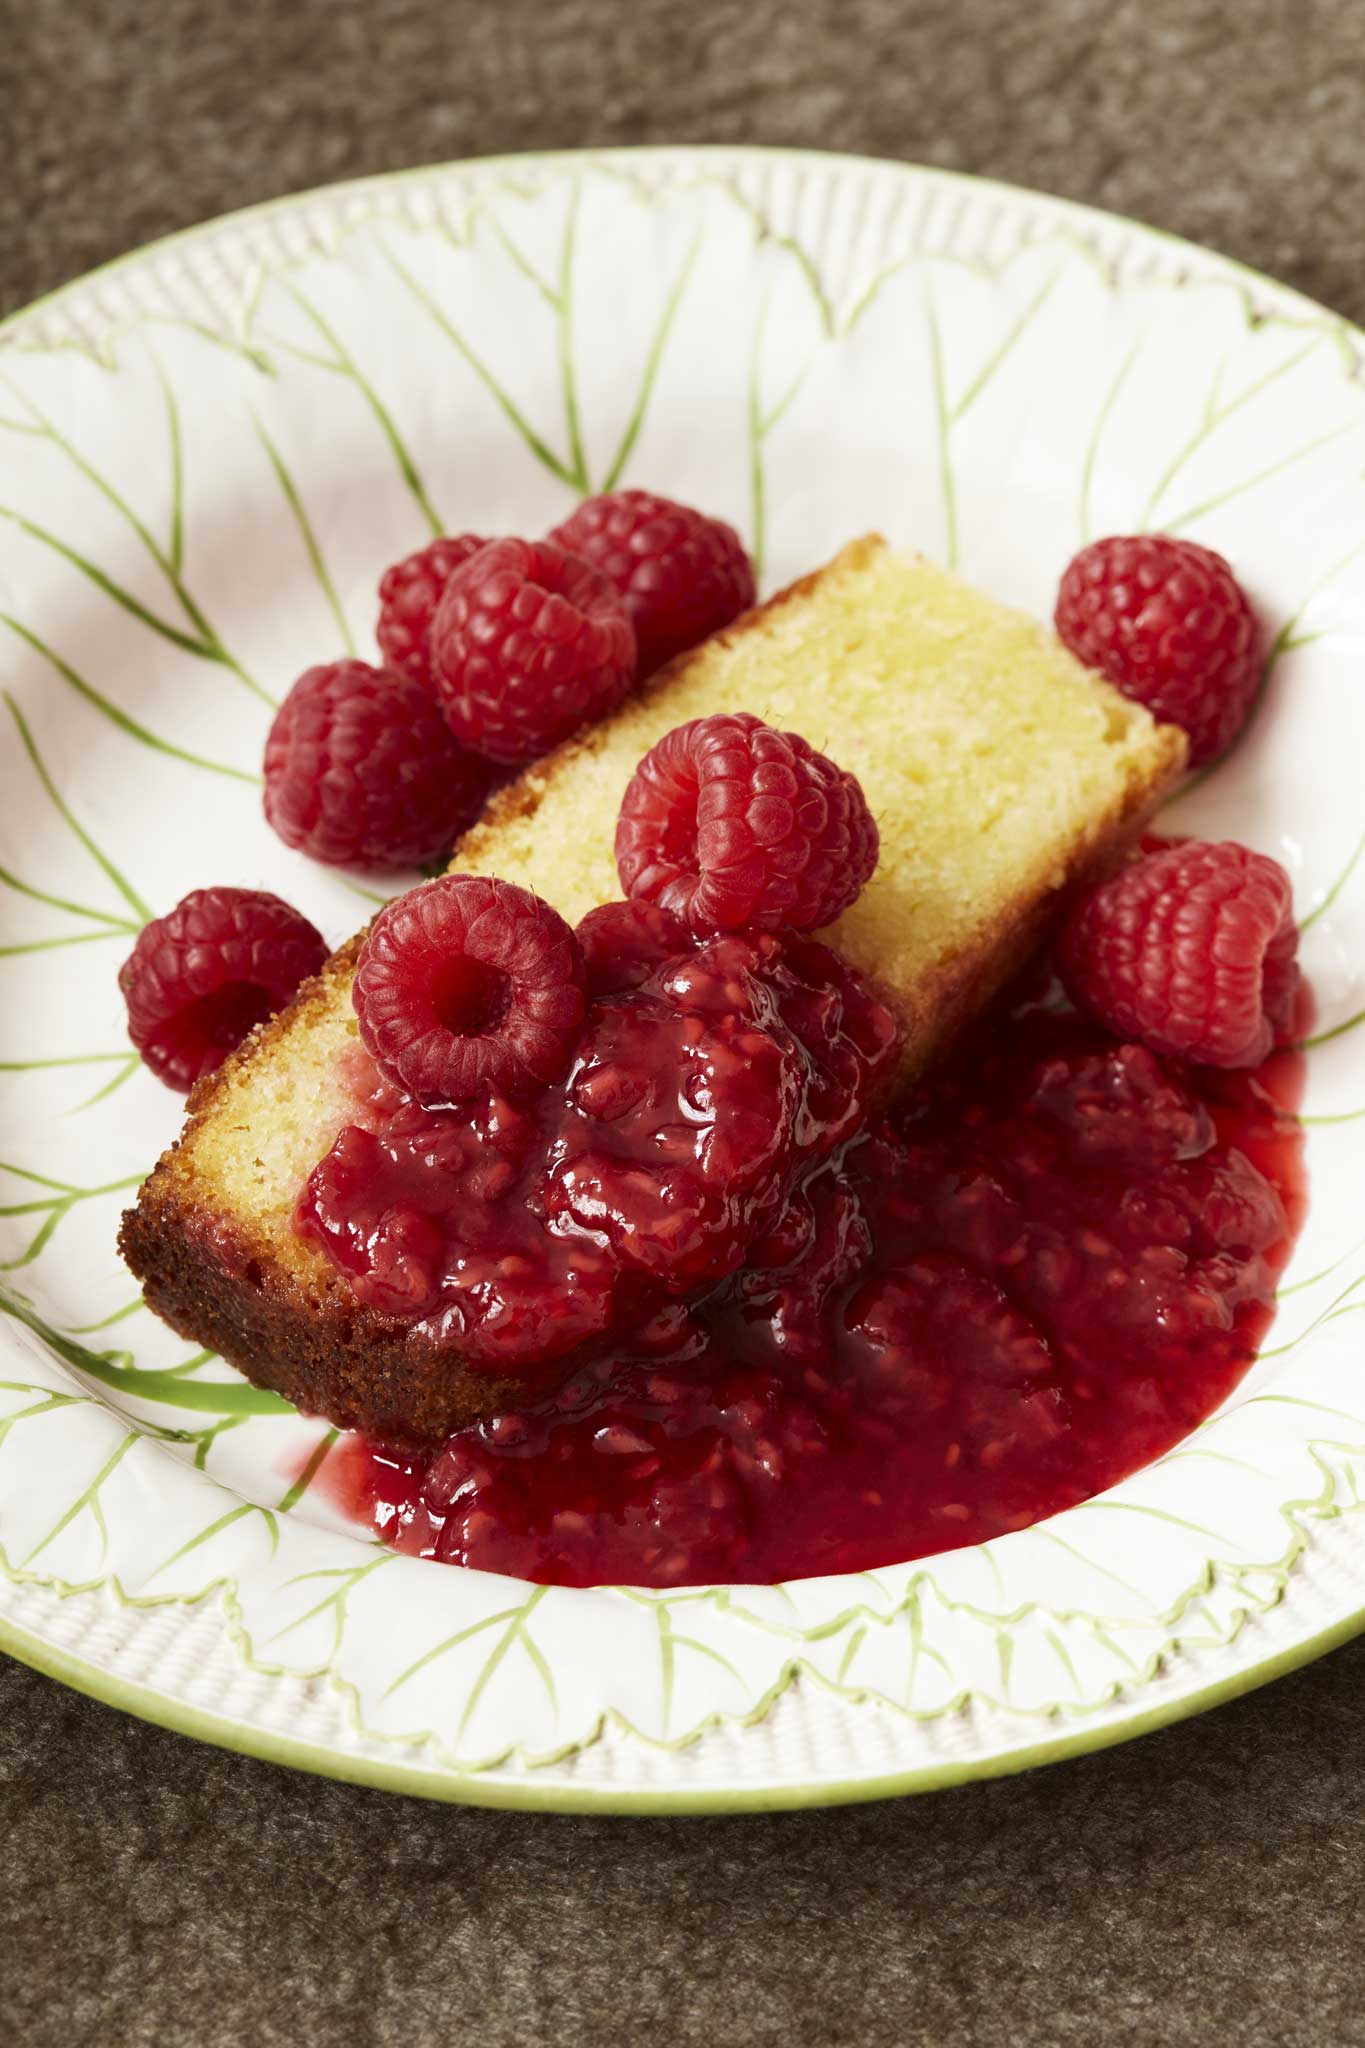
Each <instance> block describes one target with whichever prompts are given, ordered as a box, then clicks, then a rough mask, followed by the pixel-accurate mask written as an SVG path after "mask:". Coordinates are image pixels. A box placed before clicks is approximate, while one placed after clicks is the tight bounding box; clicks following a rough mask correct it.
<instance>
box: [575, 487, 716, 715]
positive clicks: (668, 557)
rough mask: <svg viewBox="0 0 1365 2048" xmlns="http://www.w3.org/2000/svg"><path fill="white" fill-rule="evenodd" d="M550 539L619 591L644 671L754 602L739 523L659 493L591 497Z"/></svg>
mask: <svg viewBox="0 0 1365 2048" xmlns="http://www.w3.org/2000/svg"><path fill="white" fill-rule="evenodd" d="M550 538H551V540H553V541H556V542H558V544H559V546H560V547H562V548H567V549H568V550H569V552H570V553H571V554H575V555H582V556H583V558H584V560H585V561H589V562H591V563H592V564H593V566H594V568H597V569H600V570H601V571H602V574H603V575H604V576H606V577H608V578H609V580H610V581H611V582H612V583H613V584H614V585H615V587H616V589H617V590H619V591H620V593H621V596H622V597H623V598H624V599H625V604H626V610H627V611H628V612H629V613H630V616H631V620H632V622H633V624H634V626H635V638H636V642H637V646H638V655H637V661H636V674H637V676H639V677H644V676H647V675H652V674H653V672H654V670H655V669H656V668H660V667H662V665H663V663H664V662H666V661H669V660H671V659H672V657H673V656H674V655H675V654H681V653H683V652H684V651H685V649H687V648H689V647H695V646H696V644H697V642H698V641H699V640H704V639H705V638H706V636H707V635H708V633H715V632H718V631H719V630H720V628H721V627H722V626H728V625H729V623H730V621H731V620H732V619H735V618H738V616H739V614H740V613H741V612H743V611H747V610H748V609H749V606H750V605H751V604H752V603H753V602H754V598H755V595H756V592H755V588H754V569H753V564H752V562H751V561H750V560H749V557H748V555H747V554H746V553H745V549H744V543H743V541H742V540H741V539H740V537H739V535H738V534H737V533H736V532H735V529H734V528H733V526H727V525H726V523H725V521H724V520H723V519H708V518H707V517H706V515H705V514H704V513H702V512H694V511H693V510H692V508H691V506H690V505H678V504H675V503H674V501H673V500H672V499H671V498H658V497H656V496H655V495H654V493H653V492H652V491H608V492H606V493H605V494H604V495H603V496H602V497H600V498H589V499H587V500H586V502H585V503H584V504H582V505H580V506H579V508H578V510H577V511H576V512H574V513H572V514H571V515H570V516H569V518H567V519H566V520H565V521H564V522H563V524H562V525H561V526H557V527H556V528H555V530H554V532H553V533H552V534H551V535H550Z"/></svg>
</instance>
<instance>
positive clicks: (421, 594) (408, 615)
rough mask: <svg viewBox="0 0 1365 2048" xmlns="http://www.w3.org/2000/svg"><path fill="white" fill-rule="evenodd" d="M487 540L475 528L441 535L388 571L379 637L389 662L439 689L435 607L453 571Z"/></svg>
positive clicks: (377, 630)
mask: <svg viewBox="0 0 1365 2048" xmlns="http://www.w3.org/2000/svg"><path fill="white" fill-rule="evenodd" d="M487 545H488V543H487V541H486V540H484V539H483V538H482V536H481V535H479V534H477V533H460V534H443V535H442V537H441V538H440V540H433V541H431V542H429V543H428V545H427V546H426V547H424V548H418V550H417V552H416V554H412V555H405V556H404V557H403V560H402V561H401V562H395V563H394V564H393V566H392V567H391V568H388V569H386V570H385V571H384V574H383V577H382V578H381V580H380V584H379V623H378V625H377V626H376V627H375V639H376V640H377V641H378V642H379V651H380V653H381V654H382V655H383V657H384V662H385V666H386V667H388V668H390V669H393V670H394V671H396V673H397V674H398V675H401V676H409V677H410V678H411V679H412V681H413V682H414V683H423V684H425V686H426V688H427V689H429V690H434V689H435V687H436V678H435V677H434V676H433V674H432V672H431V644H430V643H431V628H432V625H433V622H434V621H435V618H436V612H437V608H438V607H439V605H440V602H441V599H442V598H443V597H444V596H445V589H446V585H447V583H449V581H450V579H451V577H452V576H453V575H454V574H455V571H456V570H457V569H459V568H461V567H462V566H463V564H464V563H466V562H467V561H468V560H469V558H470V556H471V555H477V553H478V552H479V549H480V548H482V547H486V546H487Z"/></svg>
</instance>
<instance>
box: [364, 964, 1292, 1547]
mask: <svg viewBox="0 0 1365 2048" xmlns="http://www.w3.org/2000/svg"><path fill="white" fill-rule="evenodd" d="M824 1028H825V1029H826V1031H827V1032H830V1031H831V1030H832V1025H831V1012H830V1008H829V1005H825V1027H824ZM833 1035H834V1036H837V1035H838V1034H837V1032H834V1034H833ZM1301 1084H1302V1061H1301V1059H1300V1058H1299V1057H1298V1056H1297V1055H1296V1054H1293V1053H1281V1054H1277V1055H1275V1056H1273V1057H1272V1058H1271V1059H1270V1060H1269V1061H1267V1062H1266V1064H1265V1065H1264V1066H1263V1067H1262V1068H1261V1069H1260V1070H1259V1071H1258V1072H1256V1073H1254V1074H1245V1073H1243V1074H1219V1073H1215V1072H1212V1071H1208V1070H1194V1069H1188V1068H1181V1067H1178V1066H1176V1065H1174V1064H1172V1063H1169V1062H1163V1061H1161V1060H1159V1059H1157V1058H1156V1057H1154V1056H1153V1055H1152V1054H1150V1053H1147V1052H1145V1051H1144V1050H1142V1049H1141V1048H1139V1047H1135V1046H1125V1045H1120V1044H1117V1043H1116V1042H1115V1041H1113V1040H1112V1039H1110V1038H1108V1037H1106V1036H1105V1034H1104V1033H1103V1032H1101V1031H1100V1030H1099V1029H1098V1028H1096V1027H1095V1026H1093V1025H1090V1024H1089V1023H1087V1022H1084V1021H1083V1020H1081V1019H1079V1018H1077V1017H1076V1016H1075V1015H1074V1014H1073V1013H1070V1012H1068V1011H1066V1010H1063V1009H1058V1008H1056V1007H1054V1006H1052V1005H1051V1004H1049V1003H1039V1002H1036V1001H1035V1002H1033V1003H1029V1002H1027V1001H1024V1002H1016V1003H1014V1004H1013V1005H1008V1004H1007V1005H1002V1006H1001V1007H1000V1008H999V1009H998V1010H997V1012H996V1014H995V1015H994V1016H993V1017H992V1018H990V1019H989V1020H988V1021H987V1022H986V1024H985V1025H984V1026H983V1027H982V1028H981V1029H980V1030H979V1031H978V1032H977V1033H976V1034H975V1035H974V1036H973V1038H972V1040H971V1041H970V1043H968V1044H965V1045H964V1046H963V1047H962V1048H961V1049H960V1050H959V1052H958V1054H957V1056H956V1058H955V1059H954V1061H953V1063H952V1065H951V1066H950V1067H949V1068H947V1069H946V1070H941V1071H939V1072H938V1073H936V1074H935V1075H934V1076H933V1077H932V1078H931V1079H930V1080H928V1081H926V1082H925V1083H924V1084H923V1085H922V1086H920V1087H919V1088H917V1089H916V1090H914V1091H913V1092H912V1093H910V1094H909V1095H908V1096H906V1097H905V1098H903V1099H902V1100H901V1101H900V1102H898V1103H897V1104H896V1105H895V1108H894V1110H893V1112H892V1114H891V1115H890V1116H889V1117H887V1118H885V1119H879V1120H878V1121H877V1123H876V1125H875V1127H873V1128H871V1129H865V1130H863V1131H861V1132H858V1133H857V1134H855V1135H853V1136H852V1137H848V1136H847V1135H845V1136H844V1137H843V1138H842V1139H841V1141H840V1142H839V1143H838V1144H837V1145H835V1146H833V1147H832V1148H829V1147H826V1148H824V1150H823V1151H822V1150H821V1148H820V1147H819V1146H814V1147H812V1149H811V1151H810V1153H809V1155H808V1157H807V1159H806V1162H805V1165H804V1168H803V1170H802V1171H801V1172H799V1173H797V1174H796V1175H795V1176H794V1177H793V1176H788V1179H787V1190H786V1194H785V1197H784V1201H783V1202H774V1203H773V1204H771V1205H770V1206H769V1208H768V1209H767V1210H765V1212H764V1217H763V1221H762V1228H761V1229H757V1228H756V1229H755V1230H754V1231H752V1232H751V1233H750V1234H749V1237H748V1239H747V1244H746V1261H745V1263H744V1264H743V1265H742V1266H739V1267H738V1269H737V1270H735V1269H733V1268H731V1269H728V1270H726V1271H725V1272H724V1273H723V1274H722V1275H721V1277H720V1278H719V1279H718V1280H717V1281H716V1283H715V1284H712V1285H711V1286H710V1287H709V1288H707V1289H705V1290H704V1291H703V1292H701V1294H700V1295H698V1294H697V1293H696V1292H695V1291H693V1292H692V1293H691V1294H689V1295H688V1296H686V1297H685V1298H681V1299H678V1298H674V1299H669V1300H667V1301H665V1302H664V1303H663V1304H662V1305H661V1306H659V1307H658V1308H657V1310H656V1312H655V1313H654V1314H653V1316H652V1318H651V1320H650V1321H649V1323H648V1325H647V1328H646V1330H645V1331H644V1332H643V1333H640V1332H638V1331H637V1333H636V1334H635V1335H634V1336H633V1337H631V1338H629V1339H627V1340H625V1341H617V1342H616V1343H615V1344H614V1345H613V1346H612V1347H611V1348H608V1349H606V1350H605V1351H600V1352H598V1353H596V1354H594V1355H591V1356H590V1357H589V1359H588V1362H586V1363H583V1364H582V1365H580V1366H579V1368H578V1369H577V1370H575V1371H574V1372H573V1373H572V1374H571V1376H570V1378H569V1379H568V1382H567V1384H565V1385H564V1386H562V1387H561V1388H560V1389H559V1390H558V1391H557V1392H555V1393H553V1394H551V1395H549V1396H548V1397H547V1398H545V1399H543V1400H541V1401H540V1402H539V1403H538V1404H537V1405H535V1406H533V1407H531V1408H529V1409H527V1410H525V1411H523V1412H519V1413H516V1414H507V1415H502V1416H499V1417H497V1418H496V1419H494V1420H491V1421H488V1422H485V1423H482V1424H479V1425H477V1426H475V1427H471V1428H468V1429H465V1430H462V1431H461V1432H460V1433H459V1434H458V1435H456V1436H453V1437H452V1438H451V1439H450V1440H449V1441H448V1442H447V1443H446V1444H445V1445H444V1447H442V1448H441V1449H440V1450H439V1451H437V1452H435V1453H432V1454H429V1455H424V1456H420V1457H412V1456H405V1455H401V1454H397V1453H393V1452H388V1451H385V1450H384V1449H383V1448H382V1447H380V1446H378V1445H375V1444H371V1443H367V1442H366V1441H365V1440H364V1439H363V1438H359V1437H357V1438H352V1439H349V1440H347V1442H346V1444H345V1445H344V1446H343V1447H342V1449H341V1450H340V1451H339V1452H338V1453H337V1454H336V1455H335V1456H334V1458H333V1459H332V1460H330V1461H329V1466H328V1468H327V1470H328V1472H329V1474H330V1484H331V1487H332V1491H333V1493H334V1495H335V1497H336V1498H338V1499H339V1500H340V1501H342V1502H343V1503H344V1504H345V1506H346V1507H347V1508H348V1509H349V1511H350V1512H352V1513H353V1514H355V1515H356V1516H357V1517H359V1518H361V1519H363V1520H365V1521H367V1522H369V1523H370V1524H371V1525H372V1526H373V1527H374V1528H375V1529H376V1530H377V1531H378V1532H379V1534H380V1535H381V1536H382V1537H383V1538H384V1539H385V1540H386V1541H388V1542H390V1543H392V1544H394V1545H395V1547H397V1548H398V1549H400V1550H402V1551H405V1552H409V1553H411V1554H413V1555H417V1556H424V1557H435V1558H440V1559H444V1560H447V1561H450V1562H453V1563H460V1564H466V1565H472V1566H476V1567H478V1568H480V1569H482V1570H485V1571H495V1572H506V1573H511V1574H515V1575H517V1576H519V1577H524V1578H529V1579H534V1580H539V1581H543V1582H549V1583H556V1584H564V1585H595V1584H601V1583H632V1584H637V1585H649V1586H672V1585H679V1584H688V1583H696V1582H704V1581H709V1580H739V1581H745V1580H748V1581H771V1580H777V1579H787V1578H795V1577H799V1576H803V1575H808V1574H816V1573H826V1572H847V1571H859V1570H864V1569H868V1568H870V1567H874V1566H877V1565H883V1564H887V1563H891V1562H894V1561H896V1560H901V1559H906V1558H911V1557H915V1556H918V1555H925V1554H929V1553H932V1552H935V1551H940V1550H945V1549H951V1548H955V1547H957V1546H959V1545H963V1544H972V1543H979V1542H981V1541H983V1540H985V1539H987V1538H989V1537H993V1536H997V1535H1000V1534H1002V1533H1004V1532H1006V1531H1009V1530H1014V1529H1020V1528H1023V1527H1025V1526H1027V1525H1028V1524H1029V1523H1031V1522H1034V1521H1037V1520H1038V1519H1039V1518H1041V1517H1043V1516H1045V1515H1049V1514H1052V1513H1055V1512H1056V1511H1058V1510H1060V1509H1063V1508H1066V1507H1068V1506H1071V1505H1074V1504H1075V1503H1076V1502H1079V1501H1081V1500H1084V1499H1086V1498H1088V1497H1089V1496H1090V1495H1092V1494H1095V1493H1098V1492H1100V1491H1102V1490H1103V1489H1104V1488H1106V1487H1108V1486H1111V1485H1113V1484H1114V1483H1115V1482H1116V1481H1118V1480H1120V1479H1122V1478H1123V1477H1124V1476H1125V1475H1126V1474H1127V1473H1129V1472H1131V1471H1133V1470H1134V1469H1135V1468H1136V1467H1138V1466H1140V1465H1142V1464H1144V1463H1146V1462H1148V1461H1149V1460H1150V1459H1152V1458H1155V1457H1157V1456H1159V1455H1160V1454H1161V1453H1162V1452H1163V1451H1165V1450H1167V1449H1168V1448H1169V1447H1170V1446H1171V1445H1172V1444H1174V1443H1175V1442H1176V1441H1177V1440H1178V1439H1179V1438H1181V1437H1182V1436H1184V1435H1185V1434H1187V1433H1188V1431H1189V1430H1190V1429H1191V1428H1192V1427H1193V1426H1194V1425H1195V1424H1196V1423H1198V1422H1199V1421H1200V1420H1201V1419H1202V1418H1203V1417H1205V1416H1206V1415H1208V1414H1209V1413H1210V1412H1211V1411H1212V1410H1213V1409H1215V1408H1216V1407H1217V1406H1218V1405H1219V1403H1220V1402H1222V1401H1223V1399H1224V1398H1225V1397H1226V1396H1227V1394H1228V1393H1229V1392H1230V1391H1231V1390H1232V1389H1233V1388H1234V1387H1235V1386H1236V1384H1237V1382H1238V1380H1239V1379H1240V1378H1241V1377H1242V1375H1243V1373H1244V1372H1245V1371H1246V1369H1247V1367H1248V1365H1249V1364H1250V1362H1251V1360H1252V1359H1253V1358H1254V1356H1255V1353H1256V1350H1257V1346H1258V1344H1259V1342H1260V1339H1261V1336H1262V1334H1263V1332H1264V1330H1265V1328H1266V1325H1267V1323H1268V1322H1269V1320H1270V1316H1271V1313H1272V1304H1273V1297H1274V1292H1275V1287H1276V1283H1277V1279H1278V1276H1279V1274H1280V1272H1281V1271H1282V1269H1283V1267H1284V1264H1285V1261H1286V1259H1287V1257H1288V1254H1289V1251H1290V1248H1291V1246H1292V1243H1293V1240H1294V1237H1295V1235H1296V1233H1297V1231H1298V1229H1299V1227H1300V1224H1301V1222H1302V1218H1303V1214H1304V1208H1305V1185H1304V1174H1303V1159H1302V1142H1301V1134H1300V1129H1299V1126H1298V1123H1297V1121H1296V1119H1295V1115H1294V1111H1295V1108H1296V1106H1297V1103H1298V1100H1299V1093H1300V1088H1301ZM855 1092H856V1091H855ZM828 1128H830V1129H834V1128H836V1126H834V1125H832V1124H831V1125H830V1126H828ZM727 1244H730V1245H733V1238H732V1237H731V1238H727Z"/></svg>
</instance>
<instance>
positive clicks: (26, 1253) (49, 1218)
mask: <svg viewBox="0 0 1365 2048" xmlns="http://www.w3.org/2000/svg"><path fill="white" fill-rule="evenodd" d="M4 1173H7V1174H9V1175H10V1176H11V1178H12V1179H14V1180H19V1181H23V1182H24V1183H25V1184H26V1185H27V1186H29V1187H37V1188H42V1189H43V1190H44V1192H43V1193H42V1194H41V1195H35V1196H33V1197H32V1198H31V1199H30V1200H28V1201H24V1202H6V1203H4V1204H0V1217H6V1218H7V1217H13V1216H41V1217H42V1219H43V1220H42V1222H41V1223H40V1224H39V1226H38V1228H37V1230H36V1231H35V1232H34V1235H33V1236H32V1238H31V1239H30V1240H29V1242H28V1244H27V1245H26V1246H25V1247H24V1249H23V1251H21V1252H20V1253H19V1254H18V1255H17V1256H16V1257H15V1258H12V1259H0V1273H15V1272H17V1271H18V1270H19V1268H20V1267H21V1266H30V1265H32V1263H33V1261H34V1260H35V1259H36V1258H37V1257H38V1254H39V1253H40V1252H41V1251H42V1250H43V1249H44V1247H45V1246H46V1245H47V1244H49V1243H50V1242H51V1239H52V1237H53V1234H54V1232H56V1231H57V1230H58V1229H60V1227H61V1225H62V1224H63V1223H64V1222H65V1221H66V1218H67V1217H68V1216H69V1215H70V1214H71V1211H72V1210H73V1209H75V1208H78V1207H79V1205H80V1204H81V1203H82V1202H91V1201H94V1200H96V1199H97V1198H98V1197H99V1196H101V1195H116V1194H121V1193H122V1192H123V1191H124V1189H126V1188H135V1187H138V1186H140V1184H141V1182H142V1178H143V1176H142V1175H141V1174H140V1173H133V1174H128V1175H126V1176H125V1177H124V1178H123V1179H122V1180H109V1181H104V1182H102V1183H101V1184H100V1185H99V1186H98V1187H88V1188H87V1187H77V1186H75V1185H73V1184H72V1183H71V1182H70V1181H64V1180H50V1179H49V1178H48V1176H47V1175H46V1174H42V1173H33V1172H31V1171H30V1170H29V1169H28V1168H27V1167H23V1166H13V1165H11V1164H10V1163H9V1162H8V1161H7V1160H0V1174H4Z"/></svg>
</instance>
